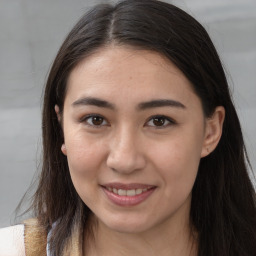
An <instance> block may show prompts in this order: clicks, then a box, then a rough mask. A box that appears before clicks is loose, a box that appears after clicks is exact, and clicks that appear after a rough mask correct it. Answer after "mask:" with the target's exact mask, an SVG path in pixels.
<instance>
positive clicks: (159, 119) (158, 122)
mask: <svg viewBox="0 0 256 256" xmlns="http://www.w3.org/2000/svg"><path fill="white" fill-rule="evenodd" d="M153 123H154V125H155V126H162V125H164V118H163V117H156V118H154V120H153Z"/></svg>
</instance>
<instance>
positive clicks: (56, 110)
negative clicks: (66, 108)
mask: <svg viewBox="0 0 256 256" xmlns="http://www.w3.org/2000/svg"><path fill="white" fill-rule="evenodd" d="M54 110H55V113H56V115H57V118H58V121H59V123H60V125H61V115H60V108H59V106H58V105H55V106H54ZM61 152H62V153H63V154H64V155H67V149H66V145H65V143H63V144H62V145H61Z"/></svg>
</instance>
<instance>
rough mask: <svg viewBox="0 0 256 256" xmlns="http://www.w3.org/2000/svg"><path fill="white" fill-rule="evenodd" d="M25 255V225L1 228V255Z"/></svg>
mask: <svg viewBox="0 0 256 256" xmlns="http://www.w3.org/2000/svg"><path fill="white" fill-rule="evenodd" d="M2 255H3V256H25V245H24V225H16V226H11V227H7V228H1V229H0V256H2Z"/></svg>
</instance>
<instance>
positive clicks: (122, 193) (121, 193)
mask: <svg viewBox="0 0 256 256" xmlns="http://www.w3.org/2000/svg"><path fill="white" fill-rule="evenodd" d="M117 193H118V195H119V196H126V191H125V190H123V189H118V191H117Z"/></svg>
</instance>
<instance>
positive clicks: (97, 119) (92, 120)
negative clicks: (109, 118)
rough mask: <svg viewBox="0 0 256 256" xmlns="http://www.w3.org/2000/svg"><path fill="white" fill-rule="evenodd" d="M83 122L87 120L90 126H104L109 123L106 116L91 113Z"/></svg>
mask: <svg viewBox="0 0 256 256" xmlns="http://www.w3.org/2000/svg"><path fill="white" fill-rule="evenodd" d="M82 121H83V122H84V121H85V122H86V123H87V124H88V125H89V126H99V127H100V126H104V125H107V122H106V120H105V118H104V117H102V116H99V115H90V116H87V117H86V118H85V119H84V120H82Z"/></svg>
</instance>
